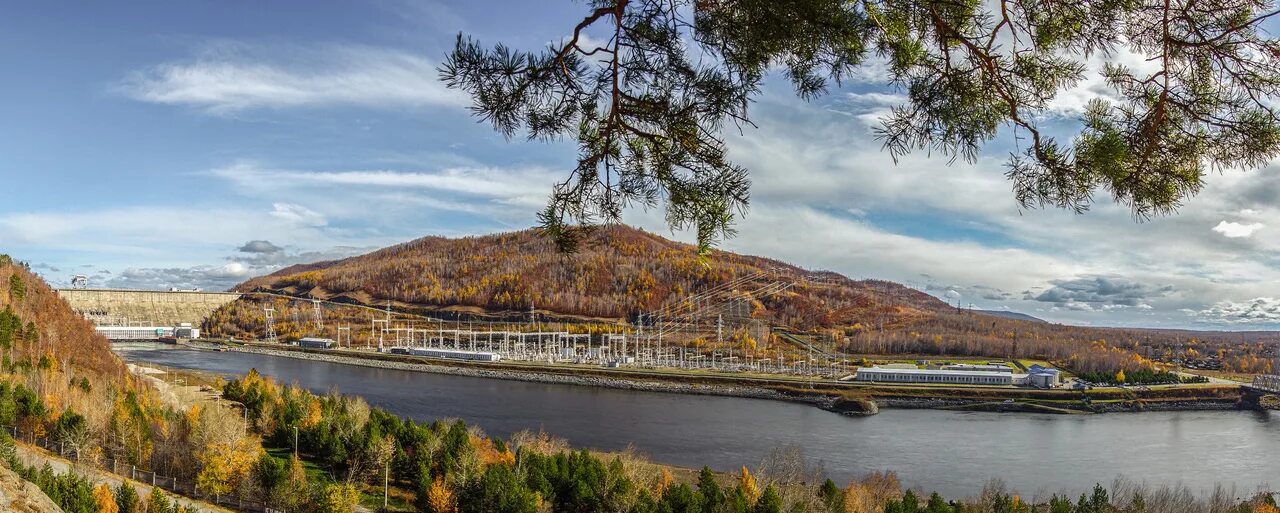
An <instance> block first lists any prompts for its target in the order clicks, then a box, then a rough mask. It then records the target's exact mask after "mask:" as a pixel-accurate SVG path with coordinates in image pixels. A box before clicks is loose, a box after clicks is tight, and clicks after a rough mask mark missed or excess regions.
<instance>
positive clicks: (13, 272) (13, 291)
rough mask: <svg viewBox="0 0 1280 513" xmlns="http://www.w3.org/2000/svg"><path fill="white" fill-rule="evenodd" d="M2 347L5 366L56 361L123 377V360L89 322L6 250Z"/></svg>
mask: <svg viewBox="0 0 1280 513" xmlns="http://www.w3.org/2000/svg"><path fill="white" fill-rule="evenodd" d="M0 351H2V352H3V353H4V355H3V360H4V365H5V366H10V365H12V367H8V368H18V369H28V370H29V369H31V368H33V367H47V366H51V365H57V366H59V367H61V368H65V370H68V371H71V372H73V373H75V374H77V376H85V375H88V376H89V377H93V378H95V379H97V378H103V379H105V380H106V381H108V382H117V383H118V382H121V380H123V379H124V376H125V366H124V362H122V361H121V360H120V358H119V357H117V356H116V355H115V354H114V353H112V352H111V346H110V343H109V342H108V341H107V339H105V338H103V337H102V336H101V335H98V334H97V332H95V331H94V329H93V324H92V323H90V322H89V321H86V320H84V319H83V318H81V317H80V316H79V315H78V314H76V313H75V312H74V311H73V310H72V309H71V307H70V305H68V304H67V302H66V301H64V300H63V299H62V298H60V297H58V295H57V293H55V292H54V291H53V289H51V288H49V285H48V284H46V283H45V282H44V280H42V279H40V277H38V276H36V275H35V274H33V273H31V271H30V270H28V269H27V268H26V267H25V266H24V265H22V264H20V263H18V262H16V261H14V260H13V259H12V258H10V257H9V256H8V255H0ZM63 364H65V367H64V366H63Z"/></svg>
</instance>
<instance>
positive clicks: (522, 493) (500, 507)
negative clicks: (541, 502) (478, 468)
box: [458, 465, 538, 513]
mask: <svg viewBox="0 0 1280 513" xmlns="http://www.w3.org/2000/svg"><path fill="white" fill-rule="evenodd" d="M537 509H538V498H537V495H535V494H534V493H533V492H532V491H530V490H529V489H528V488H527V487H525V486H524V484H523V483H521V482H520V480H519V478H517V477H516V474H515V471H513V470H512V469H511V467H510V466H508V465H493V466H490V467H489V468H488V469H487V470H486V471H485V472H484V474H483V475H482V476H480V478H479V479H476V480H475V481H473V482H472V483H471V484H469V485H468V486H467V487H466V488H465V490H464V491H463V493H462V494H461V495H460V496H459V497H458V512H459V513H534V512H535V511H537Z"/></svg>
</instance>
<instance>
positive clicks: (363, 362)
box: [184, 341, 1240, 416]
mask: <svg viewBox="0 0 1280 513" xmlns="http://www.w3.org/2000/svg"><path fill="white" fill-rule="evenodd" d="M184 345H185V346H187V347H191V348H193V349H204V350H230V351H239V352H244V353H255V354H263V355H269V356H280V357H285V358H294V359H300V360H313V361H322V362H330V363H339V364H344V365H360V366H365V367H374V368H383V369H397V370H407V371H414V372H431V373H436V374H449V375H455V376H468V377H479V378H493V379H507V380H515V381H527V382H534V383H549V384H564V385H579V386H591V387H605V388H614V389H621V390H636V391H644V392H667V393H676V394H697V395H714V396H727V397H744V398H750V399H768V400H776V401H789V402H795V403H802V404H809V405H812V406H817V407H819V408H822V409H824V410H827V411H831V412H835V413H839V414H842V415H850V416H867V415H875V414H876V413H878V412H879V411H880V409H881V408H892V409H935V410H966V411H993V412H1022V413H1055V414H1090V413H1121V412H1142V411H1222V410H1234V409H1239V408H1240V405H1239V404H1237V403H1236V402H1235V401H1230V400H1220V399H1205V400H1189V401H1141V400H1140V401H1129V402H1126V403H1102V404H1096V405H1094V407H1093V408H1092V409H1091V410H1089V411H1085V410H1080V409H1074V408H1070V409H1068V408H1056V407H1046V406H1041V405H1036V404H1026V403H999V402H992V401H989V400H977V399H959V398H924V397H892V396H877V397H875V398H873V399H862V398H855V399H846V398H842V397H838V396H835V395H830V394H820V393H819V394H800V393H787V392H784V391H780V390H775V389H772V388H767V387H759V386H748V385H729V384H705V383H688V382H680V381H662V380H653V379H642V378H623V377H607V376H591V375H578V374H564V373H553V372H538V371H533V370H529V371H523V370H510V369H489V368H483V367H474V366H467V365H437V364H431V363H410V362H401V361H389V360H378V359H370V358H360V357H356V356H346V355H340V354H326V353H317V352H306V351H296V350H278V349H269V348H264V347H254V346H236V345H223V344H215V343H207V342H195V341H193V342H187V343H184Z"/></svg>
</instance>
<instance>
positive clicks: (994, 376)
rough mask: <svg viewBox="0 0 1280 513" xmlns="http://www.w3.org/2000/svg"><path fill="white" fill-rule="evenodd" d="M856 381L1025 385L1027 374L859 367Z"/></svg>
mask: <svg viewBox="0 0 1280 513" xmlns="http://www.w3.org/2000/svg"><path fill="white" fill-rule="evenodd" d="M853 379H854V381H866V382H875V383H939V384H950V385H1023V384H1026V382H1027V375H1026V374H1013V373H1012V372H999V371H985V370H942V369H888V368H884V367H859V368H858V371H857V372H856V373H855V374H854V377H853Z"/></svg>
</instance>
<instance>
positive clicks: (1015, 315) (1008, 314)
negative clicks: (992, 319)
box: [974, 310, 1049, 322]
mask: <svg viewBox="0 0 1280 513" xmlns="http://www.w3.org/2000/svg"><path fill="white" fill-rule="evenodd" d="M974 311H975V312H978V313H982V314H986V315H994V316H996V317H1003V318H1005V319H1017V320H1020V321H1031V322H1049V321H1046V320H1044V319H1041V318H1039V317H1034V316H1031V315H1027V314H1024V313H1022V312H1014V311H1012V310H974Z"/></svg>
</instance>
